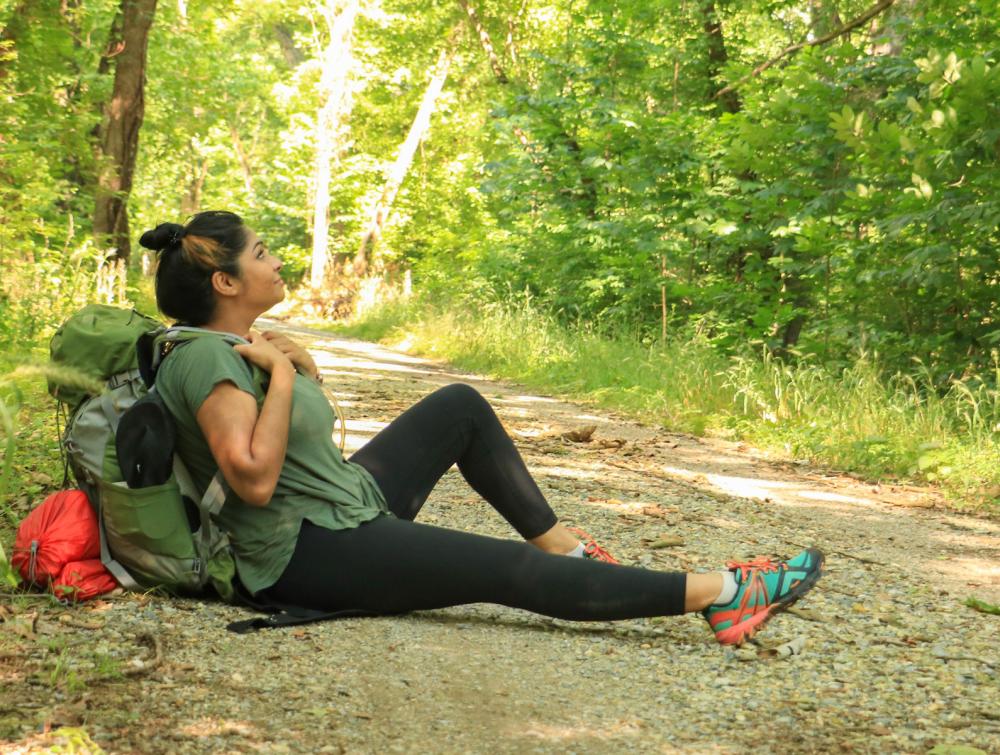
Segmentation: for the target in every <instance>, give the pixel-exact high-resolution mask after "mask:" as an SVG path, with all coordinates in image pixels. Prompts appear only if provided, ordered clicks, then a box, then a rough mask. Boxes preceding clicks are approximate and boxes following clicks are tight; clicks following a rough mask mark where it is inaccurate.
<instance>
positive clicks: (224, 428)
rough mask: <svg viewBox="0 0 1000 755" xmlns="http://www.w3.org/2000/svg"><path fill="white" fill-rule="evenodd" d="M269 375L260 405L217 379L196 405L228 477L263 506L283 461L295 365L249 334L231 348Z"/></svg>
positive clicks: (207, 437) (248, 498)
mask: <svg viewBox="0 0 1000 755" xmlns="http://www.w3.org/2000/svg"><path fill="white" fill-rule="evenodd" d="M233 348H234V349H235V350H236V351H238V352H239V353H240V355H241V356H243V357H244V358H246V359H247V360H249V361H250V362H252V363H253V364H256V365H257V366H258V367H260V368H261V369H263V370H265V371H267V372H269V373H270V375H271V381H270V385H269V386H268V389H267V396H265V398H264V405H263V406H262V407H261V408H260V412H258V411H257V400H256V399H255V398H254V397H253V396H251V395H250V394H249V393H247V392H246V391H242V390H240V389H239V388H237V387H236V386H235V385H233V384H232V383H230V382H225V383H219V384H218V385H216V386H215V388H213V389H212V392H211V393H209V394H208V397H207V398H206V399H205V401H204V402H203V403H202V405H201V407H200V408H199V409H198V414H197V415H196V419H197V420H198V426H199V427H200V428H201V431H202V432H203V433H204V435H205V440H206V441H208V446H209V448H210V449H211V450H212V456H214V457H215V460H216V462H217V463H218V464H219V469H220V470H222V475H223V477H225V478H226V482H227V483H229V486H230V487H231V488H232V489H233V491H235V493H236V495H238V496H239V497H240V498H241V499H242V500H243V501H245V502H246V503H248V504H250V505H251V506H266V505H267V504H268V503H269V502H270V500H271V496H272V495H273V494H274V488H275V487H276V486H277V484H278V476H279V475H280V474H281V467H282V465H283V464H284V462H285V451H286V450H287V449H288V423H289V419H290V417H291V413H292V386H293V385H294V382H295V368H294V367H293V366H292V363H291V361H289V359H288V357H286V356H285V355H284V354H282V353H281V351H279V350H278V349H277V348H276V347H275V346H274V345H273V344H271V343H269V342H268V341H267V340H266V339H264V338H262V337H261V336H259V335H257V334H256V333H251V334H250V344H247V345H244V344H240V345H237V346H234V347H233Z"/></svg>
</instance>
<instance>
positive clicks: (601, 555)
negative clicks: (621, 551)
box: [566, 527, 618, 564]
mask: <svg viewBox="0 0 1000 755" xmlns="http://www.w3.org/2000/svg"><path fill="white" fill-rule="evenodd" d="M566 529H567V530H568V531H569V532H572V533H573V534H574V535H576V536H577V537H578V538H580V539H581V540H582V541H584V546H583V553H584V555H586V557H587V558H590V559H593V560H594V561H604V562H606V563H609V564H617V563H618V559H617V558H615V557H614V556H612V555H611V554H610V553H608V552H607V551H606V550H604V548H602V547H601V546H599V545H598V544H597V542H596V541H595V540H594V538H593V537H592V536H591V535H590V533H589V532H585V531H584V530H581V529H580V528H579V527H567V528H566Z"/></svg>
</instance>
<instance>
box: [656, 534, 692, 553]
mask: <svg viewBox="0 0 1000 755" xmlns="http://www.w3.org/2000/svg"><path fill="white" fill-rule="evenodd" d="M675 545H684V538H683V537H679V536H678V535H664V536H663V537H661V538H660V539H659V540H654V541H653V542H652V543H650V544H649V547H650V548H652V549H653V550H659V549H660V548H671V547H673V546H675Z"/></svg>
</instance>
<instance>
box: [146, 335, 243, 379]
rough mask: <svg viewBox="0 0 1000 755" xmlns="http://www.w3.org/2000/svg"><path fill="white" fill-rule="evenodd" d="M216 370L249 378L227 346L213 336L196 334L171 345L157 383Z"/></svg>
mask: <svg viewBox="0 0 1000 755" xmlns="http://www.w3.org/2000/svg"><path fill="white" fill-rule="evenodd" d="M219 371H222V372H227V373H232V372H236V373H239V374H243V373H246V374H247V375H249V370H248V369H247V367H246V364H245V362H244V360H243V357H241V356H240V355H239V353H238V352H237V351H235V350H234V349H233V345H232V344H231V343H229V342H228V341H226V340H225V339H224V338H222V337H221V336H216V335H214V334H207V335H200V336H197V337H195V338H191V339H189V340H186V341H180V342H178V343H176V344H174V346H173V347H172V348H171V349H170V353H168V354H167V356H166V357H165V358H164V360H163V363H162V364H161V365H160V368H159V370H158V372H157V380H159V379H160V378H161V377H164V378H167V379H170V378H172V377H180V376H182V375H187V374H189V373H198V374H203V375H211V374H214V373H216V372H219Z"/></svg>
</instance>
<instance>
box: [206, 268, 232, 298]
mask: <svg viewBox="0 0 1000 755" xmlns="http://www.w3.org/2000/svg"><path fill="white" fill-rule="evenodd" d="M212 288H213V289H215V292H216V293H217V294H219V295H220V296H236V294H238V293H239V280H238V279H237V278H235V277H234V276H232V275H230V274H229V273H225V272H223V271H222V270H216V271H215V272H214V273H212Z"/></svg>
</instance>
